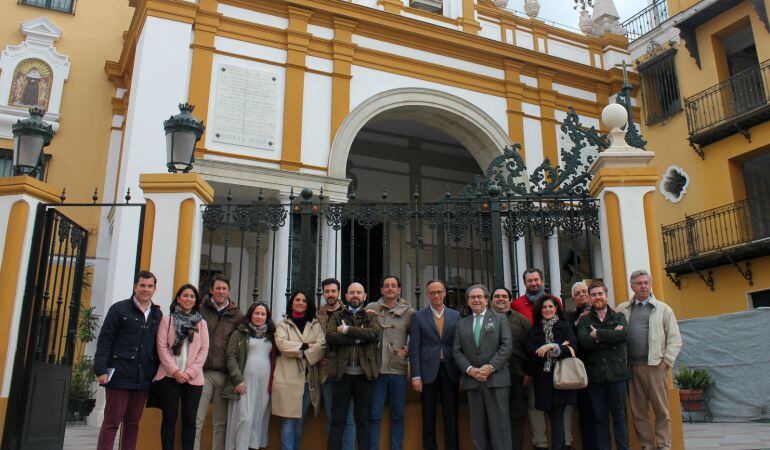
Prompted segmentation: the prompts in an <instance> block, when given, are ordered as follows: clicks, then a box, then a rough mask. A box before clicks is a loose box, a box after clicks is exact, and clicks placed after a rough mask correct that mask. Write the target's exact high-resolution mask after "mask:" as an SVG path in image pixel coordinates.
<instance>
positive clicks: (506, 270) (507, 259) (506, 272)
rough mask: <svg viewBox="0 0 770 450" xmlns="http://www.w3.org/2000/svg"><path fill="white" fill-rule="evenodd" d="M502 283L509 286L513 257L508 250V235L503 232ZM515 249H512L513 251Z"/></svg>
mask: <svg viewBox="0 0 770 450" xmlns="http://www.w3.org/2000/svg"><path fill="white" fill-rule="evenodd" d="M502 246H503V284H504V285H505V286H511V264H513V257H512V255H511V252H510V250H509V247H510V246H509V245H508V236H507V235H506V234H505V233H503V243H502ZM515 252H516V250H515V249H514V253H515Z"/></svg>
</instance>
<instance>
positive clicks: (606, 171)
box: [588, 167, 658, 197]
mask: <svg viewBox="0 0 770 450" xmlns="http://www.w3.org/2000/svg"><path fill="white" fill-rule="evenodd" d="M657 184H658V173H657V172H656V169H655V168H654V167H604V168H602V169H599V171H597V172H596V173H595V174H594V177H593V180H591V184H590V186H589V188H588V191H589V195H590V196H591V197H596V196H597V195H598V194H599V193H600V192H601V191H602V190H604V189H605V188H608V187H634V186H653V187H654V186H656V185H657Z"/></svg>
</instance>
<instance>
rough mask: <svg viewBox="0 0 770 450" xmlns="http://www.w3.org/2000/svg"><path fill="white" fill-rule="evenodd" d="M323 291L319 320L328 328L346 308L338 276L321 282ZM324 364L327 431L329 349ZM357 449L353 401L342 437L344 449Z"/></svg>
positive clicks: (328, 428)
mask: <svg viewBox="0 0 770 450" xmlns="http://www.w3.org/2000/svg"><path fill="white" fill-rule="evenodd" d="M321 291H322V292H323V296H324V301H325V303H324V304H323V305H321V307H320V308H318V314H317V316H318V322H319V323H320V324H321V328H323V329H324V330H326V324H327V323H328V321H329V317H330V316H331V315H332V314H334V313H335V312H336V311H339V309H340V308H344V305H343V304H342V300H340V282H339V280H337V279H336V278H327V279H325V280H323V281H322V282H321ZM321 364H322V365H323V374H322V378H323V380H322V382H323V388H322V390H323V403H324V412H325V413H326V433H327V435H328V434H329V433H330V432H331V427H332V381H331V380H330V379H329V349H328V348H327V349H326V357H325V358H324V359H323V360H322V361H321ZM355 449H356V425H355V422H354V421H353V402H352V401H351V402H350V407H349V408H348V417H347V419H346V421H345V432H344V436H343V438H342V450H355Z"/></svg>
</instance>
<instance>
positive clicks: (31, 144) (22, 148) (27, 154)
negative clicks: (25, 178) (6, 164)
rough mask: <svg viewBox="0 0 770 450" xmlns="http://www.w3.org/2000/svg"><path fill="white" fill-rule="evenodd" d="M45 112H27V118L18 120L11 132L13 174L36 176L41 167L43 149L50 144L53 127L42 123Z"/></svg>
mask: <svg viewBox="0 0 770 450" xmlns="http://www.w3.org/2000/svg"><path fill="white" fill-rule="evenodd" d="M44 115H45V111H43V110H42V109H38V108H31V109H30V110H29V118H28V119H24V120H18V121H17V122H16V123H15V124H13V126H12V127H11V130H12V132H13V174H14V175H29V176H31V177H34V176H37V174H38V173H39V171H40V168H41V167H42V157H43V147H45V146H47V145H48V144H50V143H51V138H53V135H54V131H53V127H52V126H51V125H49V124H47V123H45V122H43V116H44Z"/></svg>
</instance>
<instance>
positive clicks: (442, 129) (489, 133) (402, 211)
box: [329, 89, 511, 306]
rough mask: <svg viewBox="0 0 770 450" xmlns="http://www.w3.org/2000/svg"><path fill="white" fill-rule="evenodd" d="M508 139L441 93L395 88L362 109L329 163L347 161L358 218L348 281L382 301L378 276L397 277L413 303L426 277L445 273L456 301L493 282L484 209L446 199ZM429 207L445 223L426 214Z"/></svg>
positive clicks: (346, 247) (350, 236)
mask: <svg viewBox="0 0 770 450" xmlns="http://www.w3.org/2000/svg"><path fill="white" fill-rule="evenodd" d="M354 132H355V133H354ZM510 144H511V141H510V139H509V138H508V136H507V134H506V133H505V131H504V130H503V129H502V128H501V127H500V125H499V124H497V123H496V122H495V121H494V120H493V119H492V118H490V117H489V116H488V115H487V114H485V113H484V112H483V111H481V110H480V109H478V108H477V107H475V106H474V105H472V104H470V103H468V102H466V101H464V100H462V99H459V98H457V97H454V96H451V95H448V94H446V93H443V92H438V91H431V90H426V89H399V90H393V91H388V92H384V93H382V94H379V95H377V96H375V97H372V98H370V99H369V100H367V101H365V102H363V103H362V104H361V105H359V106H358V107H357V108H356V109H355V110H354V111H353V112H351V114H350V115H349V116H348V118H347V119H346V120H345V121H344V122H343V124H342V126H341V128H340V130H339V132H338V133H337V138H336V139H335V143H334V146H333V149H332V155H331V158H330V165H329V167H330V175H331V174H337V173H338V171H339V169H340V166H341V165H342V158H343V157H345V162H344V163H345V175H344V176H345V177H347V178H349V179H351V193H352V195H351V201H350V209H351V210H356V211H359V212H358V213H357V214H359V216H360V218H359V219H358V220H353V221H348V222H347V223H346V224H345V225H344V227H343V229H342V230H340V231H341V235H342V236H345V237H346V238H345V239H343V240H342V245H341V263H342V264H341V267H342V272H341V274H340V275H341V278H342V280H343V282H346V283H347V282H350V281H353V280H356V281H360V282H362V283H363V284H364V285H365V286H367V290H368V292H369V295H370V297H372V298H377V297H379V289H378V287H379V281H380V280H381V278H382V276H384V275H386V274H393V275H397V276H399V277H401V279H402V282H403V289H402V294H403V295H404V297H405V298H408V299H410V301H412V303H414V304H415V306H420V305H421V304H422V303H424V298H422V297H424V296H423V295H421V294H422V286H421V285H422V284H424V283H425V282H426V281H427V280H429V279H433V278H442V279H446V280H447V281H448V284H449V285H450V286H451V290H452V291H453V293H454V294H455V295H454V296H453V298H452V299H451V300H455V299H459V298H461V296H462V294H463V292H464V288H465V287H467V286H468V285H469V284H470V283H472V282H486V283H489V282H490V281H491V270H490V269H491V265H492V264H491V259H492V255H491V250H492V249H491V247H490V246H491V240H490V237H491V236H489V233H487V231H488V230H487V228H488V226H487V225H488V220H489V218H488V214H487V213H484V212H482V209H481V203H478V202H475V201H469V202H465V203H464V204H463V208H464V209H463V211H464V212H465V215H464V216H463V217H460V212H459V210H458V212H457V213H456V214H455V212H454V211H455V205H454V203H453V202H448V201H447V200H448V198H449V197H454V196H457V195H458V194H459V193H460V192H461V191H462V190H463V189H464V188H465V187H466V186H467V185H469V184H470V183H471V182H472V181H473V180H474V178H476V177H479V176H482V175H483V174H484V169H485V168H486V167H487V165H488V164H489V163H490V162H491V161H492V160H494V159H495V158H496V157H498V156H500V155H501V154H502V149H503V148H505V147H506V146H508V145H510ZM426 210H427V211H428V212H427V213H426V212H425V211H426ZM433 210H435V212H436V213H438V212H439V210H441V214H442V218H441V220H439V217H438V216H436V217H426V216H427V215H430V211H433ZM444 216H446V217H445V218H446V221H444V220H443V219H444ZM450 228H452V229H451V230H450ZM453 245H454V250H455V251H454V253H452V252H451V249H452V246H453ZM452 256H453V257H454V260H453V261H452V260H451V259H452Z"/></svg>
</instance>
